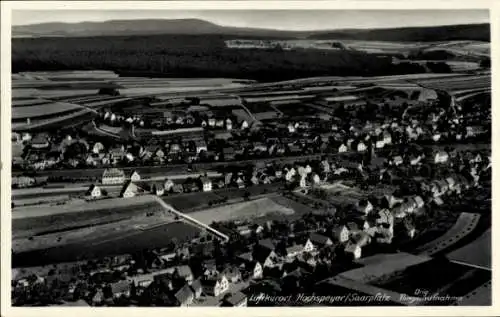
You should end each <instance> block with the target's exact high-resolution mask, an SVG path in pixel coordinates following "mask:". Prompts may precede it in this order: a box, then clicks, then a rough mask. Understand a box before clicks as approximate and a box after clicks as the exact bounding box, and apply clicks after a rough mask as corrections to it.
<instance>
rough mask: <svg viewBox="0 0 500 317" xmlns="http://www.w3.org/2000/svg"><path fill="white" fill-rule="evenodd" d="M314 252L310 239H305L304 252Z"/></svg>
mask: <svg viewBox="0 0 500 317" xmlns="http://www.w3.org/2000/svg"><path fill="white" fill-rule="evenodd" d="M312 251H314V244H313V243H312V242H311V240H310V239H307V241H306V243H305V244H304V252H312Z"/></svg>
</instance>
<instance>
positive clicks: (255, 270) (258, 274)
mask: <svg viewBox="0 0 500 317" xmlns="http://www.w3.org/2000/svg"><path fill="white" fill-rule="evenodd" d="M250 268H251V269H250V277H251V278H252V279H261V278H262V274H263V269H262V265H261V264H260V263H259V262H253V263H251V265H250Z"/></svg>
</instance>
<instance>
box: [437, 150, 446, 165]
mask: <svg viewBox="0 0 500 317" xmlns="http://www.w3.org/2000/svg"><path fill="white" fill-rule="evenodd" d="M448 158H449V155H448V153H446V152H444V151H439V152H437V153H436V155H434V163H436V164H440V163H446V162H447V161H448Z"/></svg>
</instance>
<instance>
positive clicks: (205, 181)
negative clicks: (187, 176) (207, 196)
mask: <svg viewBox="0 0 500 317" xmlns="http://www.w3.org/2000/svg"><path fill="white" fill-rule="evenodd" d="M200 181H201V185H202V189H203V191H204V192H209V191H212V181H211V180H210V178H208V177H200Z"/></svg>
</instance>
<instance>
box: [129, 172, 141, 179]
mask: <svg viewBox="0 0 500 317" xmlns="http://www.w3.org/2000/svg"><path fill="white" fill-rule="evenodd" d="M130 180H131V181H132V182H138V181H140V180H141V176H140V175H139V173H137V171H133V172H132V174H130Z"/></svg>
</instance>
